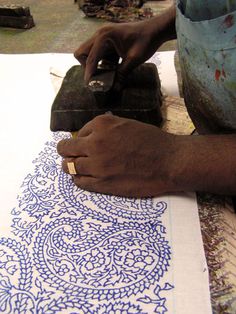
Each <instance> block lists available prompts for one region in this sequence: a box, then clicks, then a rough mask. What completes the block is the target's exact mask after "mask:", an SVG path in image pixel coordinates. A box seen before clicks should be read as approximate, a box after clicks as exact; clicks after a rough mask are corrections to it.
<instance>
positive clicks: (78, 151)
mask: <svg viewBox="0 0 236 314" xmlns="http://www.w3.org/2000/svg"><path fill="white" fill-rule="evenodd" d="M57 152H58V154H59V155H61V156H62V157H78V156H80V157H83V156H87V149H86V141H85V140H84V139H83V138H77V139H73V138H71V139H66V140H61V141H60V142H59V143H58V144H57Z"/></svg>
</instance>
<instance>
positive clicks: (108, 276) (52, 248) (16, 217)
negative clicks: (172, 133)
mask: <svg viewBox="0 0 236 314" xmlns="http://www.w3.org/2000/svg"><path fill="white" fill-rule="evenodd" d="M66 136H67V135H64V134H62V133H57V134H54V135H53V137H54V140H53V141H50V142H47V143H46V144H45V147H44V149H43V151H42V152H40V154H39V155H38V157H37V158H36V159H35V160H34V161H33V163H34V164H35V168H34V172H33V173H31V174H28V175H27V176H26V178H25V179H24V181H23V183H22V186H21V193H20V195H19V197H18V206H17V207H16V208H14V209H12V212H11V214H12V239H10V238H8V239H6V238H0V312H3V313H35V314H36V313H37V314H44V313H52V314H54V313H60V312H63V311H66V310H68V312H70V313H71V314H72V313H74V314H75V313H95V314H105V313H116V312H119V313H127V314H145V313H147V311H145V304H149V306H152V308H153V313H165V312H166V311H167V308H166V293H167V292H168V290H170V289H173V286H172V285H171V284H170V283H166V284H165V285H164V287H163V288H161V286H160V284H159V282H160V280H161V279H162V278H163V279H164V276H165V274H166V273H167V272H168V270H169V265H170V260H171V251H170V247H169V244H168V241H167V240H166V239H165V234H166V228H165V226H164V225H163V223H162V221H161V217H162V215H163V213H164V212H165V210H166V209H167V204H166V203H165V202H163V201H157V200H155V199H151V198H144V199H135V198H123V197H114V196H109V195H101V194H97V193H88V192H86V191H83V190H80V189H79V188H77V187H76V186H75V185H74V184H73V182H72V180H71V177H70V176H69V175H66V174H65V173H63V172H62V171H61V158H60V157H59V156H58V154H57V152H56V144H57V141H58V140H60V139H62V137H64V138H65V137H66ZM149 293H150V295H152V297H150V296H149ZM160 293H162V294H163V297H160ZM153 295H154V296H155V297H153ZM131 297H132V302H129V301H127V300H128V299H130V298H131Z"/></svg>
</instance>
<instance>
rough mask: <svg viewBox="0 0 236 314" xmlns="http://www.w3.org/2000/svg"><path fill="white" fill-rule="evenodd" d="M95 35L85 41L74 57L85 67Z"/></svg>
mask: <svg viewBox="0 0 236 314" xmlns="http://www.w3.org/2000/svg"><path fill="white" fill-rule="evenodd" d="M93 41H94V36H93V37H91V38H90V39H89V40H87V41H86V42H85V43H83V44H82V45H81V46H80V47H79V48H78V49H77V50H76V51H75V52H74V57H75V58H76V59H77V60H78V61H79V62H80V63H81V64H82V66H83V67H85V66H86V60H87V57H88V55H89V52H90V50H91V48H92V46H93Z"/></svg>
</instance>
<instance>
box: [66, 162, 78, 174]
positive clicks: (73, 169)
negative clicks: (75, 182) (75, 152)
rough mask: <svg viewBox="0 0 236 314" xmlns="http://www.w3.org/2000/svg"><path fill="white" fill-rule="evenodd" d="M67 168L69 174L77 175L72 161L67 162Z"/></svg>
mask: <svg viewBox="0 0 236 314" xmlns="http://www.w3.org/2000/svg"><path fill="white" fill-rule="evenodd" d="M67 167H68V170H69V174H77V172H76V169H75V164H74V162H73V161H71V162H68V163H67Z"/></svg>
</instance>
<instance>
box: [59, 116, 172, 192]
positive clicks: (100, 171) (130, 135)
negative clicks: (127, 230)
mask: <svg viewBox="0 0 236 314" xmlns="http://www.w3.org/2000/svg"><path fill="white" fill-rule="evenodd" d="M175 138H176V136H174V135H171V134H168V133H165V132H163V131H161V130H160V129H159V128H157V127H155V126H152V125H147V124H144V123H141V122H138V121H135V120H130V119H124V118H119V117H117V116H112V115H108V114H106V115H101V116H98V117H96V118H94V119H93V120H92V121H90V122H89V123H87V124H86V125H85V126H84V127H83V128H82V129H81V130H80V131H79V133H78V138H76V139H66V140H62V141H60V142H59V143H58V147H57V150H58V153H59V154H60V155H61V156H62V157H63V158H64V159H63V162H62V168H63V170H64V171H65V172H66V173H69V171H68V167H67V163H68V162H71V161H73V162H74V164H75V168H76V172H77V175H73V178H74V183H75V184H76V185H77V186H78V187H80V188H82V189H85V190H89V191H95V192H100V193H107V194H113V195H122V196H133V197H147V196H153V195H158V194H162V193H165V192H169V191H171V190H173V187H172V179H171V177H172V175H171V171H172V170H171V168H172V166H173V160H174V156H175V150H176V145H177V144H176V141H175Z"/></svg>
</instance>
